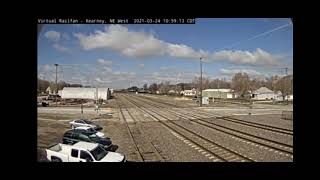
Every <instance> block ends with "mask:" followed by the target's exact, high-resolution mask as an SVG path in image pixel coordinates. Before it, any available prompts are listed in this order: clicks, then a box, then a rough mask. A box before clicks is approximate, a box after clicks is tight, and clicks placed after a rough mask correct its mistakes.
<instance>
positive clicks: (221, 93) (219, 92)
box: [202, 89, 236, 99]
mask: <svg viewBox="0 0 320 180" xmlns="http://www.w3.org/2000/svg"><path fill="white" fill-rule="evenodd" d="M202 97H208V98H209V99H212V98H222V99H229V98H236V95H235V94H234V93H233V91H232V90H231V89H206V90H203V91H202Z"/></svg>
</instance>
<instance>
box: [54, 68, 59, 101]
mask: <svg viewBox="0 0 320 180" xmlns="http://www.w3.org/2000/svg"><path fill="white" fill-rule="evenodd" d="M54 65H55V66H56V88H55V101H56V107H57V106H58V102H57V92H58V64H54Z"/></svg>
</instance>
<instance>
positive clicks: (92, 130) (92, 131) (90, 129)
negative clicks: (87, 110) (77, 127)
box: [87, 128, 97, 133]
mask: <svg viewBox="0 0 320 180" xmlns="http://www.w3.org/2000/svg"><path fill="white" fill-rule="evenodd" d="M87 131H88V132H89V133H96V132H97V131H96V130H94V129H93V128H89V129H87Z"/></svg>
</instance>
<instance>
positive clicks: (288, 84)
mask: <svg viewBox="0 0 320 180" xmlns="http://www.w3.org/2000/svg"><path fill="white" fill-rule="evenodd" d="M275 89H276V90H277V91H280V92H281V94H282V97H283V99H284V98H285V97H286V96H287V95H290V94H292V93H293V76H292V75H288V76H284V77H282V78H281V79H279V80H278V81H277V82H276V84H275Z"/></svg>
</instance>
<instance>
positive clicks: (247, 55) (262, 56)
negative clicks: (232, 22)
mask: <svg viewBox="0 0 320 180" xmlns="http://www.w3.org/2000/svg"><path fill="white" fill-rule="evenodd" d="M212 58H213V59H214V60H218V61H219V60H225V61H228V62H230V63H234V64H247V65H270V66H275V65H280V63H279V60H280V59H281V57H280V56H276V55H272V54H270V53H268V52H266V51H264V50H262V49H260V48H257V50H256V51H255V52H249V51H240V50H236V51H229V50H228V51H227V50H223V51H219V52H216V53H214V54H213V56H212Z"/></svg>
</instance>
